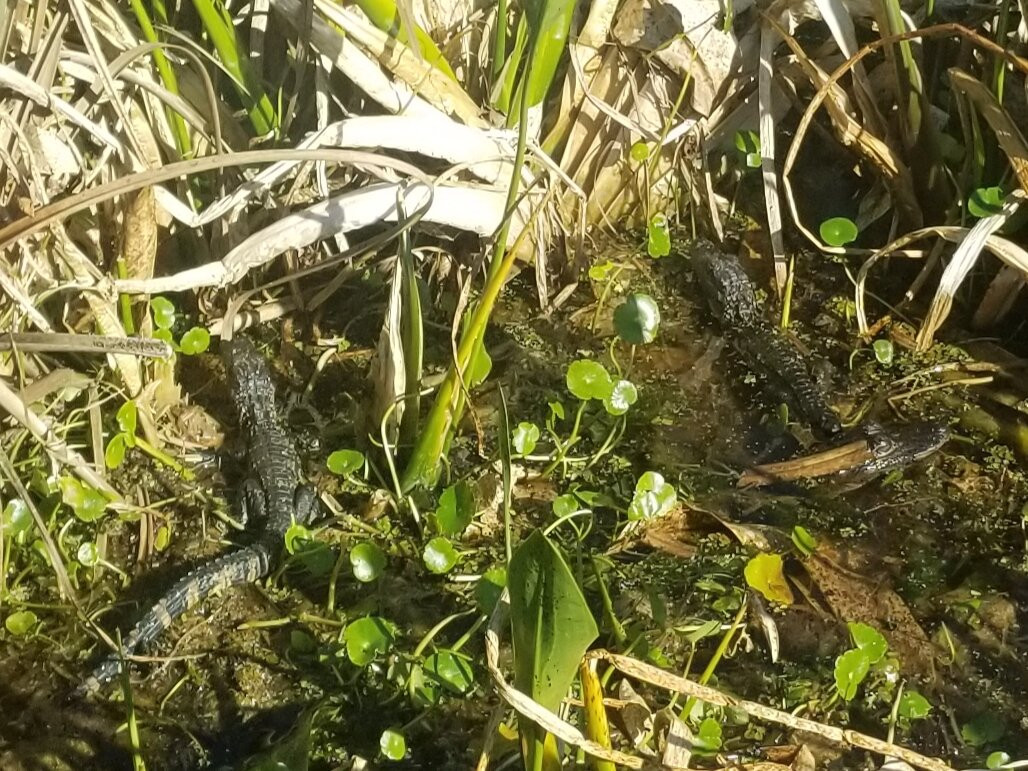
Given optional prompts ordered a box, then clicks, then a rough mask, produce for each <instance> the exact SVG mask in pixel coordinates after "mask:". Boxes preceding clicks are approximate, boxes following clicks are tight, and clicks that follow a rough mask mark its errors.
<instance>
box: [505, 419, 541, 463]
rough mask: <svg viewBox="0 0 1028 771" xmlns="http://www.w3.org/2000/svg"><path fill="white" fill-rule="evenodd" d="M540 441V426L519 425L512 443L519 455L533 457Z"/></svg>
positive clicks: (512, 437)
mask: <svg viewBox="0 0 1028 771" xmlns="http://www.w3.org/2000/svg"><path fill="white" fill-rule="evenodd" d="M538 441H539V426H537V425H536V424H535V423H525V422H522V423H518V427H517V428H515V429H514V432H513V435H512V436H511V443H512V444H513V445H514V451H515V452H517V454H518V455H531V454H532V450H534V449H535V445H536V442H538Z"/></svg>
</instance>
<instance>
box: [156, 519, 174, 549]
mask: <svg viewBox="0 0 1028 771" xmlns="http://www.w3.org/2000/svg"><path fill="white" fill-rule="evenodd" d="M169 543H171V528H170V527H168V526H167V525H161V526H160V527H159V528H157V537H156V538H154V542H153V547H154V549H156V550H157V551H164V550H165V549H167V548H168V544H169Z"/></svg>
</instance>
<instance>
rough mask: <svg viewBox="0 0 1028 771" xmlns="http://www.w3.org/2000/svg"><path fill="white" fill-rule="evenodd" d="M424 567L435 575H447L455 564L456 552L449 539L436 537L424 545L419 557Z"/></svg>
mask: <svg viewBox="0 0 1028 771" xmlns="http://www.w3.org/2000/svg"><path fill="white" fill-rule="evenodd" d="M421 556H422V559H423V560H424V562H425V567H427V568H428V569H429V571H431V572H432V573H435V574H436V575H442V574H443V573H449V572H450V571H451V570H453V566H454V565H456V564H457V550H456V549H454V548H453V544H452V543H450V541H449V539H447V538H443V537H442V536H437V537H435V538H433V539H432V540H431V541H429V542H428V543H427V544H425V551H424V553H423V554H422V555H421Z"/></svg>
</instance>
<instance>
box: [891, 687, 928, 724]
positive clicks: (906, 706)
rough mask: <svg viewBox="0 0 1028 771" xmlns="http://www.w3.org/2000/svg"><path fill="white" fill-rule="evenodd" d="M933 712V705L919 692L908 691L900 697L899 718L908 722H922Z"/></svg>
mask: <svg viewBox="0 0 1028 771" xmlns="http://www.w3.org/2000/svg"><path fill="white" fill-rule="evenodd" d="M931 711H932V705H931V703H930V702H929V701H928V699H926V698H925V697H924V696H922V695H921V694H920V693H919V692H918V691H915V690H912V689H911V690H906V691H904V692H903V695H902V696H900V701H899V713H898V714H899V716H900V717H905V718H906V719H907V720H921V719H922V718H926V717H928V715H929V714H930V713H931Z"/></svg>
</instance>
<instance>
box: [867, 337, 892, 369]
mask: <svg viewBox="0 0 1028 771" xmlns="http://www.w3.org/2000/svg"><path fill="white" fill-rule="evenodd" d="M871 348H872V349H874V352H875V358H876V359H877V360H878V363H879V364H892V358H893V356H894V355H895V353H896V351H895V349H894V348H893V345H892V340H885V339H881V340H875V341H874V342H873V343H872V344H871Z"/></svg>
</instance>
